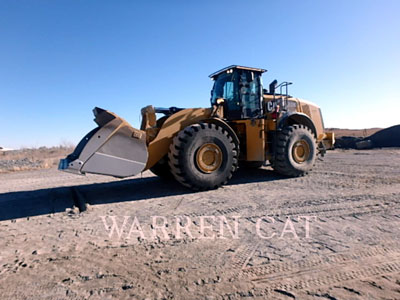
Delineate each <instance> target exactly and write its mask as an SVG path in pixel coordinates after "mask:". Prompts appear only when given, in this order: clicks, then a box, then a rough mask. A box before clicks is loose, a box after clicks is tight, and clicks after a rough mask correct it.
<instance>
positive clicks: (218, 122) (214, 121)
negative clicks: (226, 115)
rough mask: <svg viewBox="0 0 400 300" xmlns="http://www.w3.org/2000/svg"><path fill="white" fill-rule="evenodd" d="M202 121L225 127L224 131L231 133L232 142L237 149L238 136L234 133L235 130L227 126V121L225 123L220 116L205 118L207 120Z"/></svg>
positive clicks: (238, 143)
mask: <svg viewBox="0 0 400 300" xmlns="http://www.w3.org/2000/svg"><path fill="white" fill-rule="evenodd" d="M204 122H206V123H212V124H215V125H218V126H220V127H222V128H223V129H225V130H226V131H228V133H229V134H230V135H231V137H232V139H233V142H234V143H235V144H236V147H237V149H239V145H240V141H239V138H238V136H237V135H236V132H235V131H234V130H233V129H232V127H231V126H229V124H228V123H226V122H225V121H224V120H222V119H220V118H212V119H207V120H204ZM238 155H239V154H238Z"/></svg>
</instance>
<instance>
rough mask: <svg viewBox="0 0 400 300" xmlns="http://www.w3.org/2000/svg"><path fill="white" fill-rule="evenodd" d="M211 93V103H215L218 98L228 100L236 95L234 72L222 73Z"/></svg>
mask: <svg viewBox="0 0 400 300" xmlns="http://www.w3.org/2000/svg"><path fill="white" fill-rule="evenodd" d="M211 92H212V94H211V104H212V105H214V104H216V102H217V99H218V98H223V99H225V100H226V101H229V100H232V99H233V97H234V82H233V74H232V73H231V74H227V73H225V74H221V75H220V76H218V78H217V80H216V81H215V83H214V87H213V89H212V91H211Z"/></svg>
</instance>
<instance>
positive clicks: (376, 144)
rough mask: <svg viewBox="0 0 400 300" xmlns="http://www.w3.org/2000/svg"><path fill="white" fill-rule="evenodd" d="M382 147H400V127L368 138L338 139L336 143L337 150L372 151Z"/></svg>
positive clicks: (350, 137) (396, 126)
mask: <svg viewBox="0 0 400 300" xmlns="http://www.w3.org/2000/svg"><path fill="white" fill-rule="evenodd" d="M382 147H400V125H395V126H392V127H389V128H385V129H382V130H380V131H378V132H376V133H374V134H373V135H371V136H369V137H366V138H360V137H352V136H342V137H340V138H337V139H336V142H335V148H343V149H371V148H382Z"/></svg>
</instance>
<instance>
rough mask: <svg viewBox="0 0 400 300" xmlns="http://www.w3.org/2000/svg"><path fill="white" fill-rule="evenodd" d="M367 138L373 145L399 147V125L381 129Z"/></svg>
mask: <svg viewBox="0 0 400 300" xmlns="http://www.w3.org/2000/svg"><path fill="white" fill-rule="evenodd" d="M367 139H369V140H371V141H372V144H373V146H374V147H377V148H380V147H400V125H396V126H392V127H389V128H386V129H382V130H381V131H378V132H377V133H375V134H373V135H371V136H370V137H368V138H367Z"/></svg>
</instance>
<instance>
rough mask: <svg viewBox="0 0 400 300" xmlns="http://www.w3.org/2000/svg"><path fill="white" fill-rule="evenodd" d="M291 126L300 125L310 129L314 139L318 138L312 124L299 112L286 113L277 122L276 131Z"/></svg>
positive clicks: (308, 118) (307, 117)
mask: <svg viewBox="0 0 400 300" xmlns="http://www.w3.org/2000/svg"><path fill="white" fill-rule="evenodd" d="M293 124H301V125H305V126H307V127H308V128H310V129H311V131H312V133H313V134H314V136H315V138H318V135H317V129H316V128H315V125H314V122H313V121H312V120H311V119H310V117H309V116H307V115H306V114H304V113H301V112H293V113H288V114H286V115H285V116H283V118H282V119H281V120H280V121H279V124H278V130H282V129H283V127H285V126H290V125H293Z"/></svg>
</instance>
